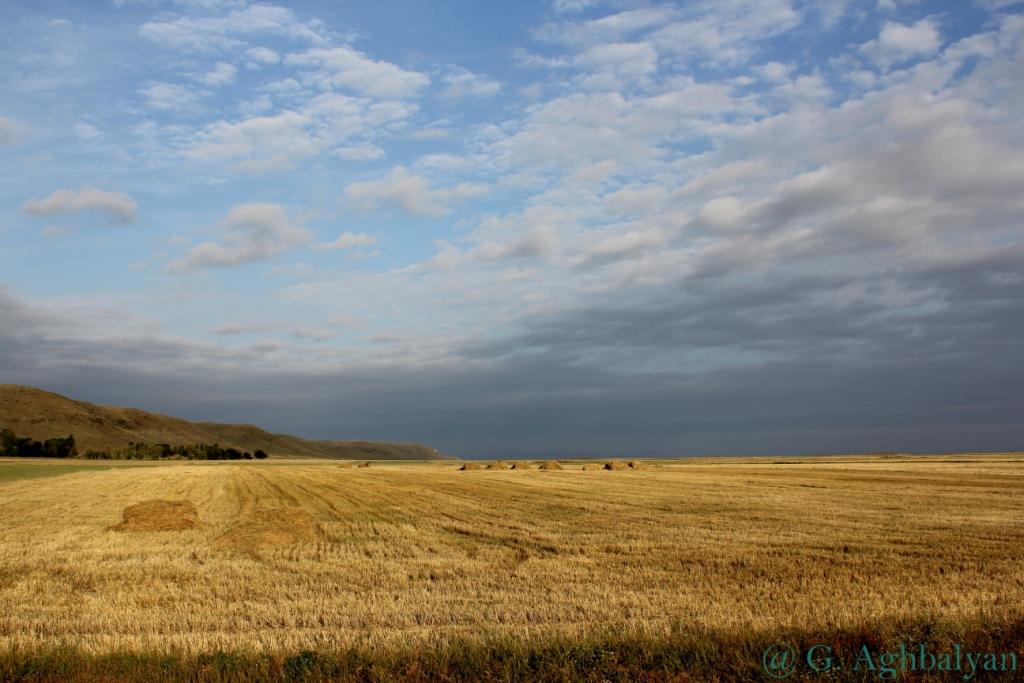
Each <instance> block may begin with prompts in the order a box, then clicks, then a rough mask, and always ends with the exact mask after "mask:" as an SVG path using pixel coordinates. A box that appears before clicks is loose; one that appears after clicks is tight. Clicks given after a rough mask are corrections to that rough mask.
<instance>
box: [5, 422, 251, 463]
mask: <svg viewBox="0 0 1024 683" xmlns="http://www.w3.org/2000/svg"><path fill="white" fill-rule="evenodd" d="M0 457H8V458H77V457H79V456H78V448H77V447H76V446H75V435H74V434H70V435H68V436H66V437H64V438H54V439H46V440H45V441H36V440H35V439H32V438H31V437H27V436H18V435H17V434H15V433H14V430H12V429H8V428H7V427H0ZM84 457H85V458H86V459H88V460H162V459H168V460H264V459H266V458H267V457H268V456H267V452H266V451H264V450H262V449H259V448H257V449H256V450H255V451H253V452H251V453H250V452H249V451H240V450H238V449H237V448H232V447H230V446H228V447H224V446H221V445H220V444H216V443H213V444H209V443H193V444H182V445H178V446H172V445H170V444H166V443H157V444H148V443H135V442H129V443H128V445H127V446H126V447H124V448H105V449H103V450H94V449H90V450H87V451H86V452H85V456H84Z"/></svg>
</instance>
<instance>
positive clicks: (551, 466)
mask: <svg viewBox="0 0 1024 683" xmlns="http://www.w3.org/2000/svg"><path fill="white" fill-rule="evenodd" d="M538 469H542V470H545V471H547V472H550V471H552V470H560V469H562V466H561V465H559V464H558V463H557V462H555V461H554V460H547V461H545V462H542V463H541V464H540V467H539V468H538Z"/></svg>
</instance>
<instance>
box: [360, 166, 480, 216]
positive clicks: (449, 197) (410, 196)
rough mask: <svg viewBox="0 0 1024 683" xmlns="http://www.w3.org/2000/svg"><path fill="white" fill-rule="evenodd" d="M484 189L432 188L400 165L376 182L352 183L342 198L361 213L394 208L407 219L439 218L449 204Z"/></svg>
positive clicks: (463, 185)
mask: <svg viewBox="0 0 1024 683" xmlns="http://www.w3.org/2000/svg"><path fill="white" fill-rule="evenodd" d="M487 190H488V188H487V186H486V185H483V184H480V183H458V184H457V185H453V186H451V187H439V188H434V187H431V185H430V182H429V181H428V180H427V179H426V178H425V177H423V176H420V175H416V174H415V173H412V172H411V171H409V170H407V169H406V168H405V167H404V166H396V167H395V168H393V169H392V170H391V173H389V174H388V175H387V176H385V177H384V178H381V179H379V180H367V181H364V182H358V183H352V184H351V185H349V186H348V187H346V188H345V196H346V197H348V198H349V199H350V200H351V201H352V202H353V204H354V205H355V206H357V207H358V208H360V209H361V210H363V211H373V210H375V209H377V208H380V207H390V206H394V207H398V208H400V209H402V210H403V211H405V212H406V213H408V214H409V215H411V216H429V217H431V218H439V217H441V216H444V215H446V214H448V213H449V212H450V211H451V209H450V207H449V204H450V203H453V202H458V201H461V200H464V199H468V198H470V197H476V196H478V195H481V194H484V193H486V192H487Z"/></svg>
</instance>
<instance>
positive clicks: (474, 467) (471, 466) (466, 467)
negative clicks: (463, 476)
mask: <svg viewBox="0 0 1024 683" xmlns="http://www.w3.org/2000/svg"><path fill="white" fill-rule="evenodd" d="M479 469H483V468H482V467H480V463H478V462H467V463H465V464H463V465H462V467H460V468H459V470H460V471H466V470H479Z"/></svg>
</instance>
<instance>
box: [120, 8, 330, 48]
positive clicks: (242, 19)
mask: <svg viewBox="0 0 1024 683" xmlns="http://www.w3.org/2000/svg"><path fill="white" fill-rule="evenodd" d="M139 33H140V35H142V37H144V38H147V39H149V40H152V41H154V42H157V43H160V44H163V45H167V46H169V47H174V48H178V49H180V50H193V51H212V50H225V49H229V48H241V47H244V45H245V43H244V41H243V40H242V38H248V37H251V36H253V35H261V34H270V35H278V36H284V37H287V38H291V39H293V40H302V41H305V42H307V43H309V44H312V45H320V44H323V43H324V42H325V41H326V36H325V35H324V34H323V29H322V27H321V26H320V25H319V24H318V23H316V22H301V21H298V20H297V19H296V18H295V15H294V13H293V12H292V11H291V10H289V9H287V8H284V7H278V6H275V5H250V6H247V7H243V8H241V9H237V10H233V11H231V12H229V13H227V14H225V15H223V16H219V17H191V16H184V17H179V18H177V19H171V20H164V21H150V22H147V23H145V24H143V25H142V27H141V28H140V29H139Z"/></svg>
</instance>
